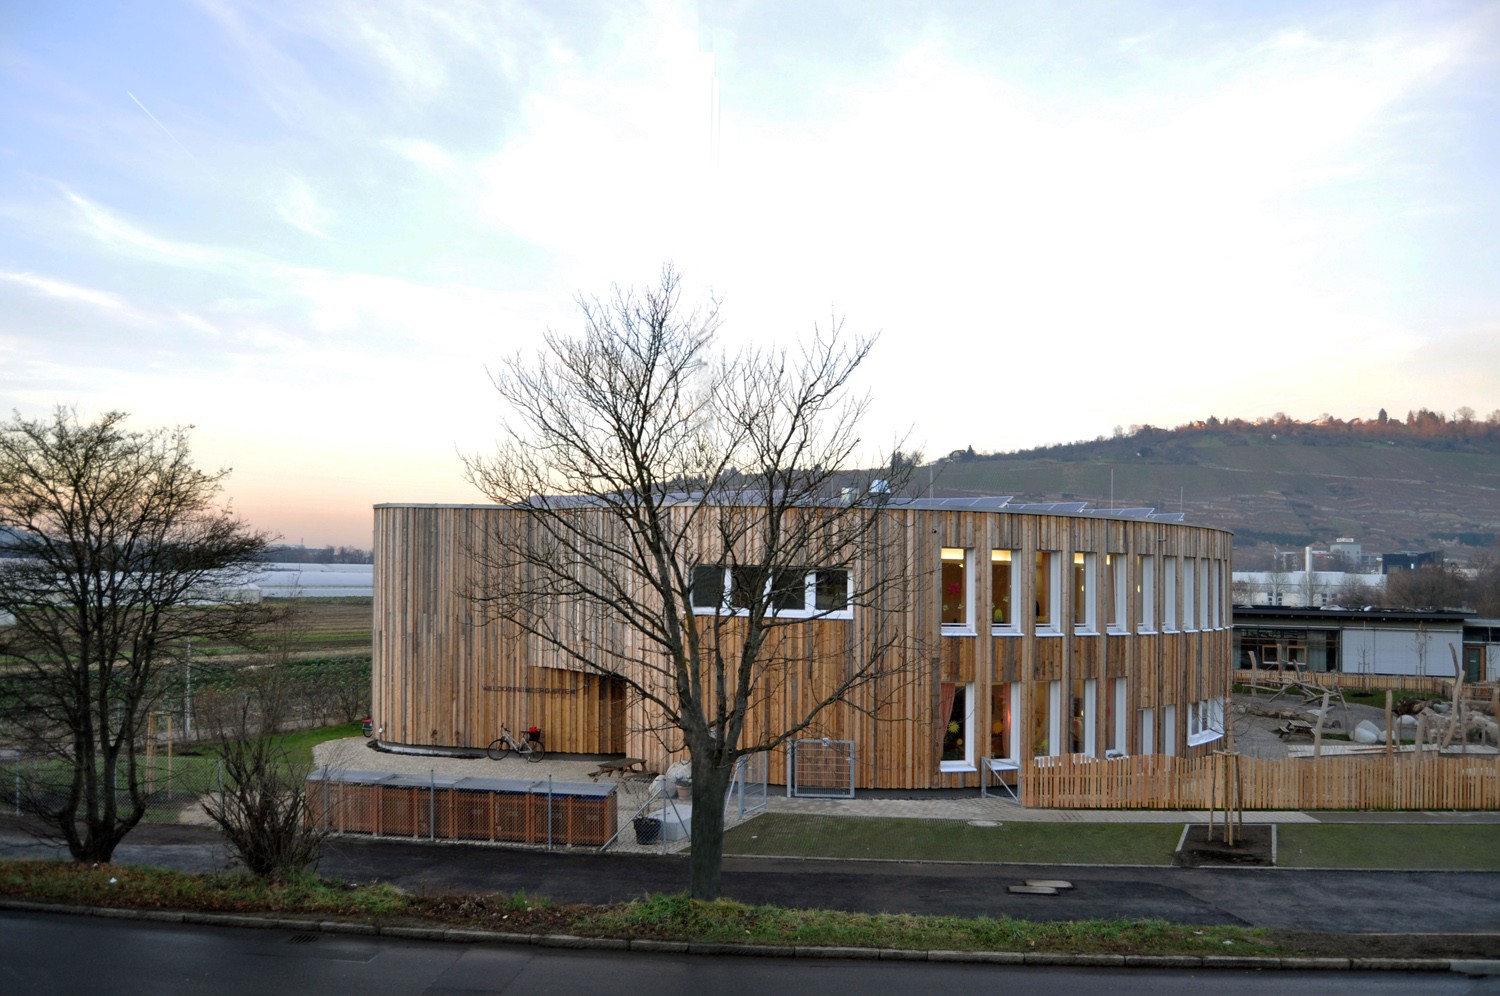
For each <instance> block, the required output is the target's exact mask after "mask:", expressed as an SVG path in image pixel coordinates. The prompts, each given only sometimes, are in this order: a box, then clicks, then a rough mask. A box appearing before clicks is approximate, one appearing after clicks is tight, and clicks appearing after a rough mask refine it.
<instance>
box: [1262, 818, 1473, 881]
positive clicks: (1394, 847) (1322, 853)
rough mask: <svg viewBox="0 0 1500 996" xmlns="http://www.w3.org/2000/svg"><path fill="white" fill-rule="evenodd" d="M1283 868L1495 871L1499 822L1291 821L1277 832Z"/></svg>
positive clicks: (1278, 856)
mask: <svg viewBox="0 0 1500 996" xmlns="http://www.w3.org/2000/svg"><path fill="white" fill-rule="evenodd" d="M1277 843H1278V851H1277V857H1276V863H1277V864H1278V865H1280V866H1281V867H1283V868H1412V869H1428V868H1432V869H1437V868H1441V869H1447V870H1450V871H1459V870H1461V871H1500V825H1496V824H1493V823H1492V824H1487V825H1486V824H1462V825H1451V824H1450V825H1443V824H1416V823H1395V824H1391V823H1386V824H1369V823H1292V824H1283V825H1282V827H1281V830H1280V833H1279V835H1278V837H1277Z"/></svg>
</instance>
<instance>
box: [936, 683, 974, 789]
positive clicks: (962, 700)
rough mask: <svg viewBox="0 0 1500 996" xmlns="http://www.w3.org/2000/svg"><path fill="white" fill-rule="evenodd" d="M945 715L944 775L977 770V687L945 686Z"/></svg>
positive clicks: (942, 692) (942, 768)
mask: <svg viewBox="0 0 1500 996" xmlns="http://www.w3.org/2000/svg"><path fill="white" fill-rule="evenodd" d="M939 693H940V695H941V696H942V703H941V705H942V706H943V712H942V716H943V717H945V720H944V724H943V756H942V763H941V764H940V765H939V766H938V767H939V768H940V769H941V770H943V771H968V770H972V769H973V767H974V686H973V685H958V684H949V683H948V682H944V683H943V684H942V685H941V686H940V687H939Z"/></svg>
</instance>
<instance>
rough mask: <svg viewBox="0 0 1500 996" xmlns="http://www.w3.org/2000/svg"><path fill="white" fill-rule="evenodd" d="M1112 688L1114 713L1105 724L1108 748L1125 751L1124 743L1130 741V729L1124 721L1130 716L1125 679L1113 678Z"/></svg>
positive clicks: (1111, 697) (1111, 696)
mask: <svg viewBox="0 0 1500 996" xmlns="http://www.w3.org/2000/svg"><path fill="white" fill-rule="evenodd" d="M1110 684H1111V685H1113V686H1114V687H1113V689H1112V691H1111V693H1110V696H1109V697H1110V700H1111V701H1112V702H1113V703H1114V713H1113V715H1112V716H1111V717H1109V719H1108V720H1107V721H1106V724H1105V735H1106V736H1108V737H1109V749H1110V750H1116V751H1119V752H1120V753H1122V754H1123V753H1125V751H1126V745H1127V744H1128V743H1129V742H1130V731H1129V729H1127V727H1126V722H1127V720H1128V719H1129V717H1130V711H1129V708H1128V706H1129V701H1128V699H1127V698H1126V691H1125V679H1124V678H1113V679H1111V681H1110Z"/></svg>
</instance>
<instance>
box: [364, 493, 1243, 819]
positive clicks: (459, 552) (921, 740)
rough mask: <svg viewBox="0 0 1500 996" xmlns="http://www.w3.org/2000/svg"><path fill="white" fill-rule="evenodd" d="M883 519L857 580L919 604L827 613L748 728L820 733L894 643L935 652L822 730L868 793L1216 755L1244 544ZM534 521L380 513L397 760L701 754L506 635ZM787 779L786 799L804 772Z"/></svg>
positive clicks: (586, 628) (1117, 528) (381, 603)
mask: <svg viewBox="0 0 1500 996" xmlns="http://www.w3.org/2000/svg"><path fill="white" fill-rule="evenodd" d="M877 514H879V515H880V516H882V517H883V519H882V528H883V529H887V530H888V531H887V533H886V535H888V536H894V537H897V538H898V539H897V542H896V544H895V545H894V546H892V547H890V548H889V549H890V550H895V551H896V552H895V553H891V552H887V553H885V554H883V555H882V558H883V559H884V562H883V563H874V562H863V563H861V562H856V563H855V566H854V568H853V571H854V572H855V573H856V574H858V573H859V572H861V571H888V572H889V571H900V572H902V573H903V575H904V576H905V581H906V584H905V585H904V587H903V589H902V590H903V591H904V593H905V594H904V597H903V598H902V599H901V600H900V604H892V603H887V606H886V607H884V608H874V607H869V606H863V607H862V606H860V605H858V604H855V605H850V606H846V607H844V608H843V609H842V610H835V611H826V612H810V613H809V618H807V619H805V620H803V621H799V622H798V623H797V624H795V625H789V626H787V627H785V628H783V629H781V630H779V631H778V632H779V634H780V637H779V638H780V639H781V640H782V641H783V648H782V650H783V652H784V653H785V654H786V655H787V657H788V659H790V660H793V661H795V662H797V663H798V666H797V667H794V668H789V669H788V670H787V671H786V672H785V675H784V679H783V680H781V681H779V682H777V683H776V684H775V685H774V686H772V687H768V688H767V689H766V690H765V694H764V695H763V696H761V698H760V699H759V700H758V701H757V703H756V705H755V707H754V709H753V710H752V716H751V719H750V721H749V723H748V724H747V729H752V730H754V731H757V732H765V731H766V730H774V729H776V724H777V723H778V721H781V722H785V717H788V716H797V715H800V714H801V712H802V711H805V709H806V708H807V706H808V705H809V704H810V703H811V702H813V701H816V698H815V697H816V696H817V695H818V694H819V691H820V689H821V688H823V687H825V684H824V677H825V674H826V672H828V671H830V670H833V669H837V668H838V667H839V666H840V654H841V653H844V652H846V651H848V649H849V648H855V647H858V646H860V645H861V641H864V640H866V639H867V638H868V635H869V634H870V633H871V632H872V631H873V628H875V627H882V628H883V629H884V630H885V631H890V630H891V629H892V628H893V627H894V629H895V630H897V631H899V632H900V633H901V634H902V635H903V640H901V641H900V646H901V647H902V648H903V649H902V652H903V653H907V654H915V656H914V659H912V660H911V661H910V667H909V668H908V670H907V671H906V672H905V674H906V677H905V678H904V679H903V680H901V681H898V682H889V683H886V684H885V685H884V686H883V687H874V686H864V687H862V688H861V689H860V690H859V691H858V692H857V693H856V701H855V702H854V703H852V704H849V705H834V706H832V707H830V708H828V709H826V710H824V711H823V712H822V713H821V714H820V715H819V718H818V720H817V722H816V724H815V725H814V726H813V727H812V728H811V729H810V730H809V731H808V734H809V736H815V737H828V738H830V739H832V740H841V741H851V742H852V743H853V745H854V754H855V772H854V783H855V785H856V786H857V787H859V788H880V789H935V788H962V787H968V788H974V787H977V786H979V784H980V770H981V767H982V766H984V764H985V761H986V759H988V758H1004V759H1009V760H1012V761H1014V762H1016V763H1021V762H1022V761H1023V760H1026V761H1028V762H1029V760H1030V759H1032V758H1037V757H1041V758H1045V757H1049V756H1058V755H1066V754H1082V755H1090V756H1095V757H1103V756H1105V754H1106V753H1107V752H1120V753H1125V754H1141V753H1163V754H1174V755H1179V756H1182V755H1196V754H1203V753H1206V752H1208V751H1210V750H1211V749H1212V748H1213V747H1214V746H1215V745H1216V743H1217V741H1218V740H1219V739H1220V736H1221V731H1222V728H1223V707H1224V700H1225V696H1226V695H1227V693H1228V688H1229V684H1228V682H1229V676H1230V670H1231V664H1232V653H1231V649H1232V641H1231V622H1230V597H1229V588H1230V571H1231V535H1230V534H1229V533H1227V532H1225V531H1223V530H1219V529H1213V528H1209V527H1204V526H1196V525H1191V524H1187V523H1184V522H1181V521H1179V520H1180V517H1179V516H1170V515H1156V514H1154V513H1153V512H1152V511H1151V510H1149V509H1125V510H1089V509H1087V508H1085V507H1084V506H1082V505H1081V504H1068V505H1040V506H1038V505H1021V506H1017V505H1015V504H1012V503H1010V502H1009V500H1008V499H964V500H947V499H936V500H931V499H929V500H915V501H905V502H902V501H894V502H892V503H891V504H889V505H888V506H886V507H883V508H881V509H880V510H879V512H878V513H877ZM523 518H524V513H522V512H518V511H515V510H511V509H506V508H500V507H496V506H456V505H380V506H377V507H376V509H375V633H374V713H373V716H374V724H375V727H376V736H377V737H378V739H380V740H381V741H382V742H383V743H386V744H388V745H391V746H392V747H395V748H398V749H399V748H401V747H418V748H423V749H473V748H482V747H483V746H484V745H485V744H486V743H488V742H489V741H490V740H491V739H493V738H494V737H495V736H496V735H497V733H498V731H499V729H500V727H501V725H502V724H504V725H506V726H508V727H509V728H510V729H511V730H512V731H518V730H521V729H525V728H527V727H530V726H536V727H539V728H541V729H542V731H543V736H544V739H545V745H546V747H547V750H548V751H549V752H559V753H572V754H583V755H609V754H626V755H630V756H634V757H642V758H645V759H646V760H647V762H648V763H649V764H650V765H651V766H653V767H655V768H656V769H657V770H665V766H666V765H667V764H669V763H670V762H671V761H672V760H674V759H676V756H675V755H676V752H677V751H680V749H681V740H680V738H675V739H674V737H673V735H672V733H671V731H668V730H663V729H661V724H660V722H658V720H657V717H655V716H653V715H652V714H651V710H650V709H649V708H648V706H647V704H644V703H643V702H641V701H639V700H636V699H635V698H634V697H633V696H631V695H628V694H627V692H626V689H625V686H624V684H623V683H622V682H621V681H620V680H619V679H618V678H613V677H609V676H606V675H603V674H598V673H591V672H588V671H586V670H582V669H580V668H579V667H577V666H576V665H573V664H570V663H569V662H568V661H567V660H565V659H563V658H562V656H561V655H559V654H558V653H556V651H555V650H552V649H550V648H547V647H546V646H545V645H543V644H542V643H540V642H539V641H537V640H535V639H532V638H528V637H527V636H526V635H524V634H523V633H521V632H519V631H518V630H516V629H515V628H514V627H512V626H509V625H507V624H505V623H501V622H488V623H487V622H486V620H485V617H484V614H483V612H482V609H481V607H480V606H478V605H477V604H476V603H475V601H474V599H473V597H472V596H473V595H474V593H475V592H477V591H481V590H484V588H485V587H486V586H489V585H495V584H503V583H504V581H503V579H497V578H496V577H494V576H492V575H491V574H488V573H487V572H486V568H485V567H484V566H483V564H484V558H483V557H482V556H478V555H476V553H477V552H478V551H482V550H483V549H484V548H485V547H486V544H488V543H490V542H492V539H493V537H494V536H496V535H497V534H498V533H499V532H500V531H503V530H505V529H511V528H519V525H518V523H519V522H520V520H522V519H523ZM887 522H888V523H889V526H888V527H887V526H886V525H885V523H887ZM693 566H695V567H696V566H697V565H693ZM706 576H707V577H709V578H710V580H711V579H712V576H713V572H710V573H709V574H708V575H706ZM808 576H809V578H814V577H818V580H817V583H818V584H823V583H825V582H827V581H828V580H829V579H828V578H823V577H820V576H818V575H817V574H816V572H810V573H809V575H808ZM834 581H835V583H836V582H837V579H836V578H835V579H834ZM727 583H728V582H726V584H727ZM813 584H814V582H813V581H809V585H810V586H811V585H813ZM809 591H810V592H811V591H812V588H811V587H810V588H809ZM818 597H821V596H818ZM813 598H814V595H813V594H809V599H810V601H809V605H810V606H811V605H812V601H811V599H813ZM695 604H697V603H696V601H695ZM570 611H572V612H573V613H574V615H575V616H576V618H569V619H568V620H567V624H568V626H569V627H570V632H574V633H576V638H577V639H578V640H579V641H581V643H582V644H584V645H588V646H589V647H591V648H593V649H592V651H591V652H592V653H593V655H594V656H595V657H596V658H600V657H604V658H607V657H608V656H609V655H610V654H612V653H618V655H619V659H620V660H628V659H629V657H630V655H632V654H638V653H640V652H641V651H640V648H639V646H638V645H635V644H633V643H632V641H631V635H630V633H629V631H628V630H625V629H624V628H623V627H619V626H617V625H615V623H614V621H613V620H610V619H606V618H597V617H594V616H592V615H590V614H589V613H588V612H585V611H580V610H578V609H577V607H576V606H575V607H573V608H572V609H571V610H570ZM695 611H698V610H695ZM701 611H704V612H710V613H712V612H714V611H715V610H714V609H713V608H712V607H709V608H705V609H702V610H701ZM914 648H915V649H914ZM893 652H894V651H893ZM786 728H787V727H786V726H782V727H780V729H786ZM769 770H770V772H771V780H772V781H773V782H779V781H780V777H779V776H780V775H782V774H783V773H784V772H785V766H784V758H782V757H781V756H776V757H773V758H772V759H771V763H770V765H769Z"/></svg>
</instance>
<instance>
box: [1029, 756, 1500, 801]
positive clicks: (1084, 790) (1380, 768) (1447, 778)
mask: <svg viewBox="0 0 1500 996" xmlns="http://www.w3.org/2000/svg"><path fill="white" fill-rule="evenodd" d="M1043 760H1044V763H1041V764H1037V763H1028V764H1027V765H1025V766H1024V768H1023V769H1022V771H1021V775H1020V782H1021V791H1020V797H1021V802H1022V803H1023V804H1024V805H1027V806H1034V807H1038V808H1044V809H1208V808H1210V807H1211V806H1215V805H1217V807H1219V808H1222V807H1223V806H1224V804H1225V800H1226V798H1227V793H1228V791H1229V789H1230V786H1231V784H1232V783H1233V782H1234V781H1235V776H1234V772H1233V767H1234V766H1233V763H1232V759H1230V758H1228V757H1226V756H1224V755H1210V756H1207V757H1191V758H1189V757H1167V756H1165V755H1160V754H1144V755H1141V756H1139V757H1125V758H1118V759H1114V760H1100V759H1096V758H1090V757H1081V756H1064V757H1054V758H1046V759H1043ZM1237 760H1238V768H1239V775H1238V788H1239V794H1240V799H1241V804H1242V806H1243V808H1245V809H1356V810H1358V809H1500V755H1496V754H1444V755H1439V754H1437V753H1436V752H1434V751H1426V752H1422V753H1421V754H1418V753H1417V752H1414V751H1407V752H1397V753H1393V754H1386V753H1384V752H1376V753H1371V754H1345V755H1338V756H1324V757H1319V758H1285V759H1278V760H1268V759H1263V758H1250V757H1240V758H1238V759H1237Z"/></svg>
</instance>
